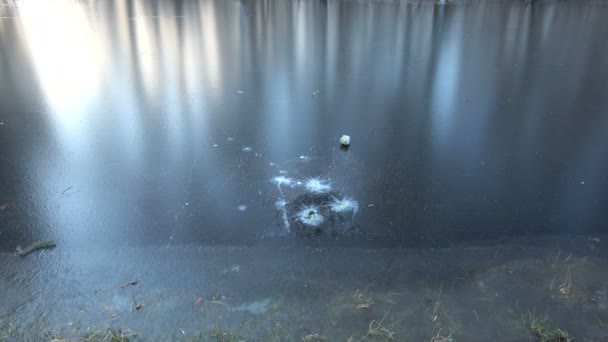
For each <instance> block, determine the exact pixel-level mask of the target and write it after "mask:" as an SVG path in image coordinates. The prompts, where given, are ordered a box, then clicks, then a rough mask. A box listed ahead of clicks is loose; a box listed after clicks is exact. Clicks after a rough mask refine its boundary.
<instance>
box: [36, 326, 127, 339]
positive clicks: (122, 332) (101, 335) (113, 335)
mask: <svg viewBox="0 0 608 342" xmlns="http://www.w3.org/2000/svg"><path fill="white" fill-rule="evenodd" d="M46 335H47V337H48V338H50V340H51V342H130V341H136V339H137V335H138V334H137V333H136V332H133V331H131V330H130V329H128V328H126V329H122V328H121V329H118V330H114V329H113V328H107V329H105V330H104V329H99V330H94V331H91V332H88V333H86V334H85V335H83V336H82V337H66V336H64V335H62V334H54V333H52V332H48V333H47V334H46Z"/></svg>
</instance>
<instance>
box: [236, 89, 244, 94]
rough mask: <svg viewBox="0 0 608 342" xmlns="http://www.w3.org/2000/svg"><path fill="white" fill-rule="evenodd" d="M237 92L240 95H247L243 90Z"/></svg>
mask: <svg viewBox="0 0 608 342" xmlns="http://www.w3.org/2000/svg"><path fill="white" fill-rule="evenodd" d="M236 92H237V93H239V94H245V92H244V91H242V90H237V91H236Z"/></svg>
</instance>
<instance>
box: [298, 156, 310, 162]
mask: <svg viewBox="0 0 608 342" xmlns="http://www.w3.org/2000/svg"><path fill="white" fill-rule="evenodd" d="M300 160H301V161H305V162H307V161H310V157H309V156H305V155H301V156H300Z"/></svg>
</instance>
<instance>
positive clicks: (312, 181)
mask: <svg viewBox="0 0 608 342" xmlns="http://www.w3.org/2000/svg"><path fill="white" fill-rule="evenodd" d="M304 185H305V186H306V189H307V190H308V191H310V192H314V193H318V194H322V193H326V192H329V191H331V185H329V181H328V180H325V179H321V178H319V177H313V178H308V179H307V180H306V183H305V184H304Z"/></svg>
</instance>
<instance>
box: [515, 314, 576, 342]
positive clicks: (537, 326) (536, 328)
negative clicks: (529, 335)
mask: <svg viewBox="0 0 608 342" xmlns="http://www.w3.org/2000/svg"><path fill="white" fill-rule="evenodd" d="M524 325H525V326H526V327H528V328H529V329H530V330H532V332H533V333H534V335H535V336H536V338H537V340H538V341H540V342H570V341H572V338H571V337H570V335H569V334H568V332H567V331H565V330H562V329H561V328H559V327H557V326H556V325H555V324H553V323H552V322H551V321H550V320H549V317H547V316H541V317H536V314H535V313H534V312H533V313H528V315H527V316H526V317H524Z"/></svg>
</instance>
